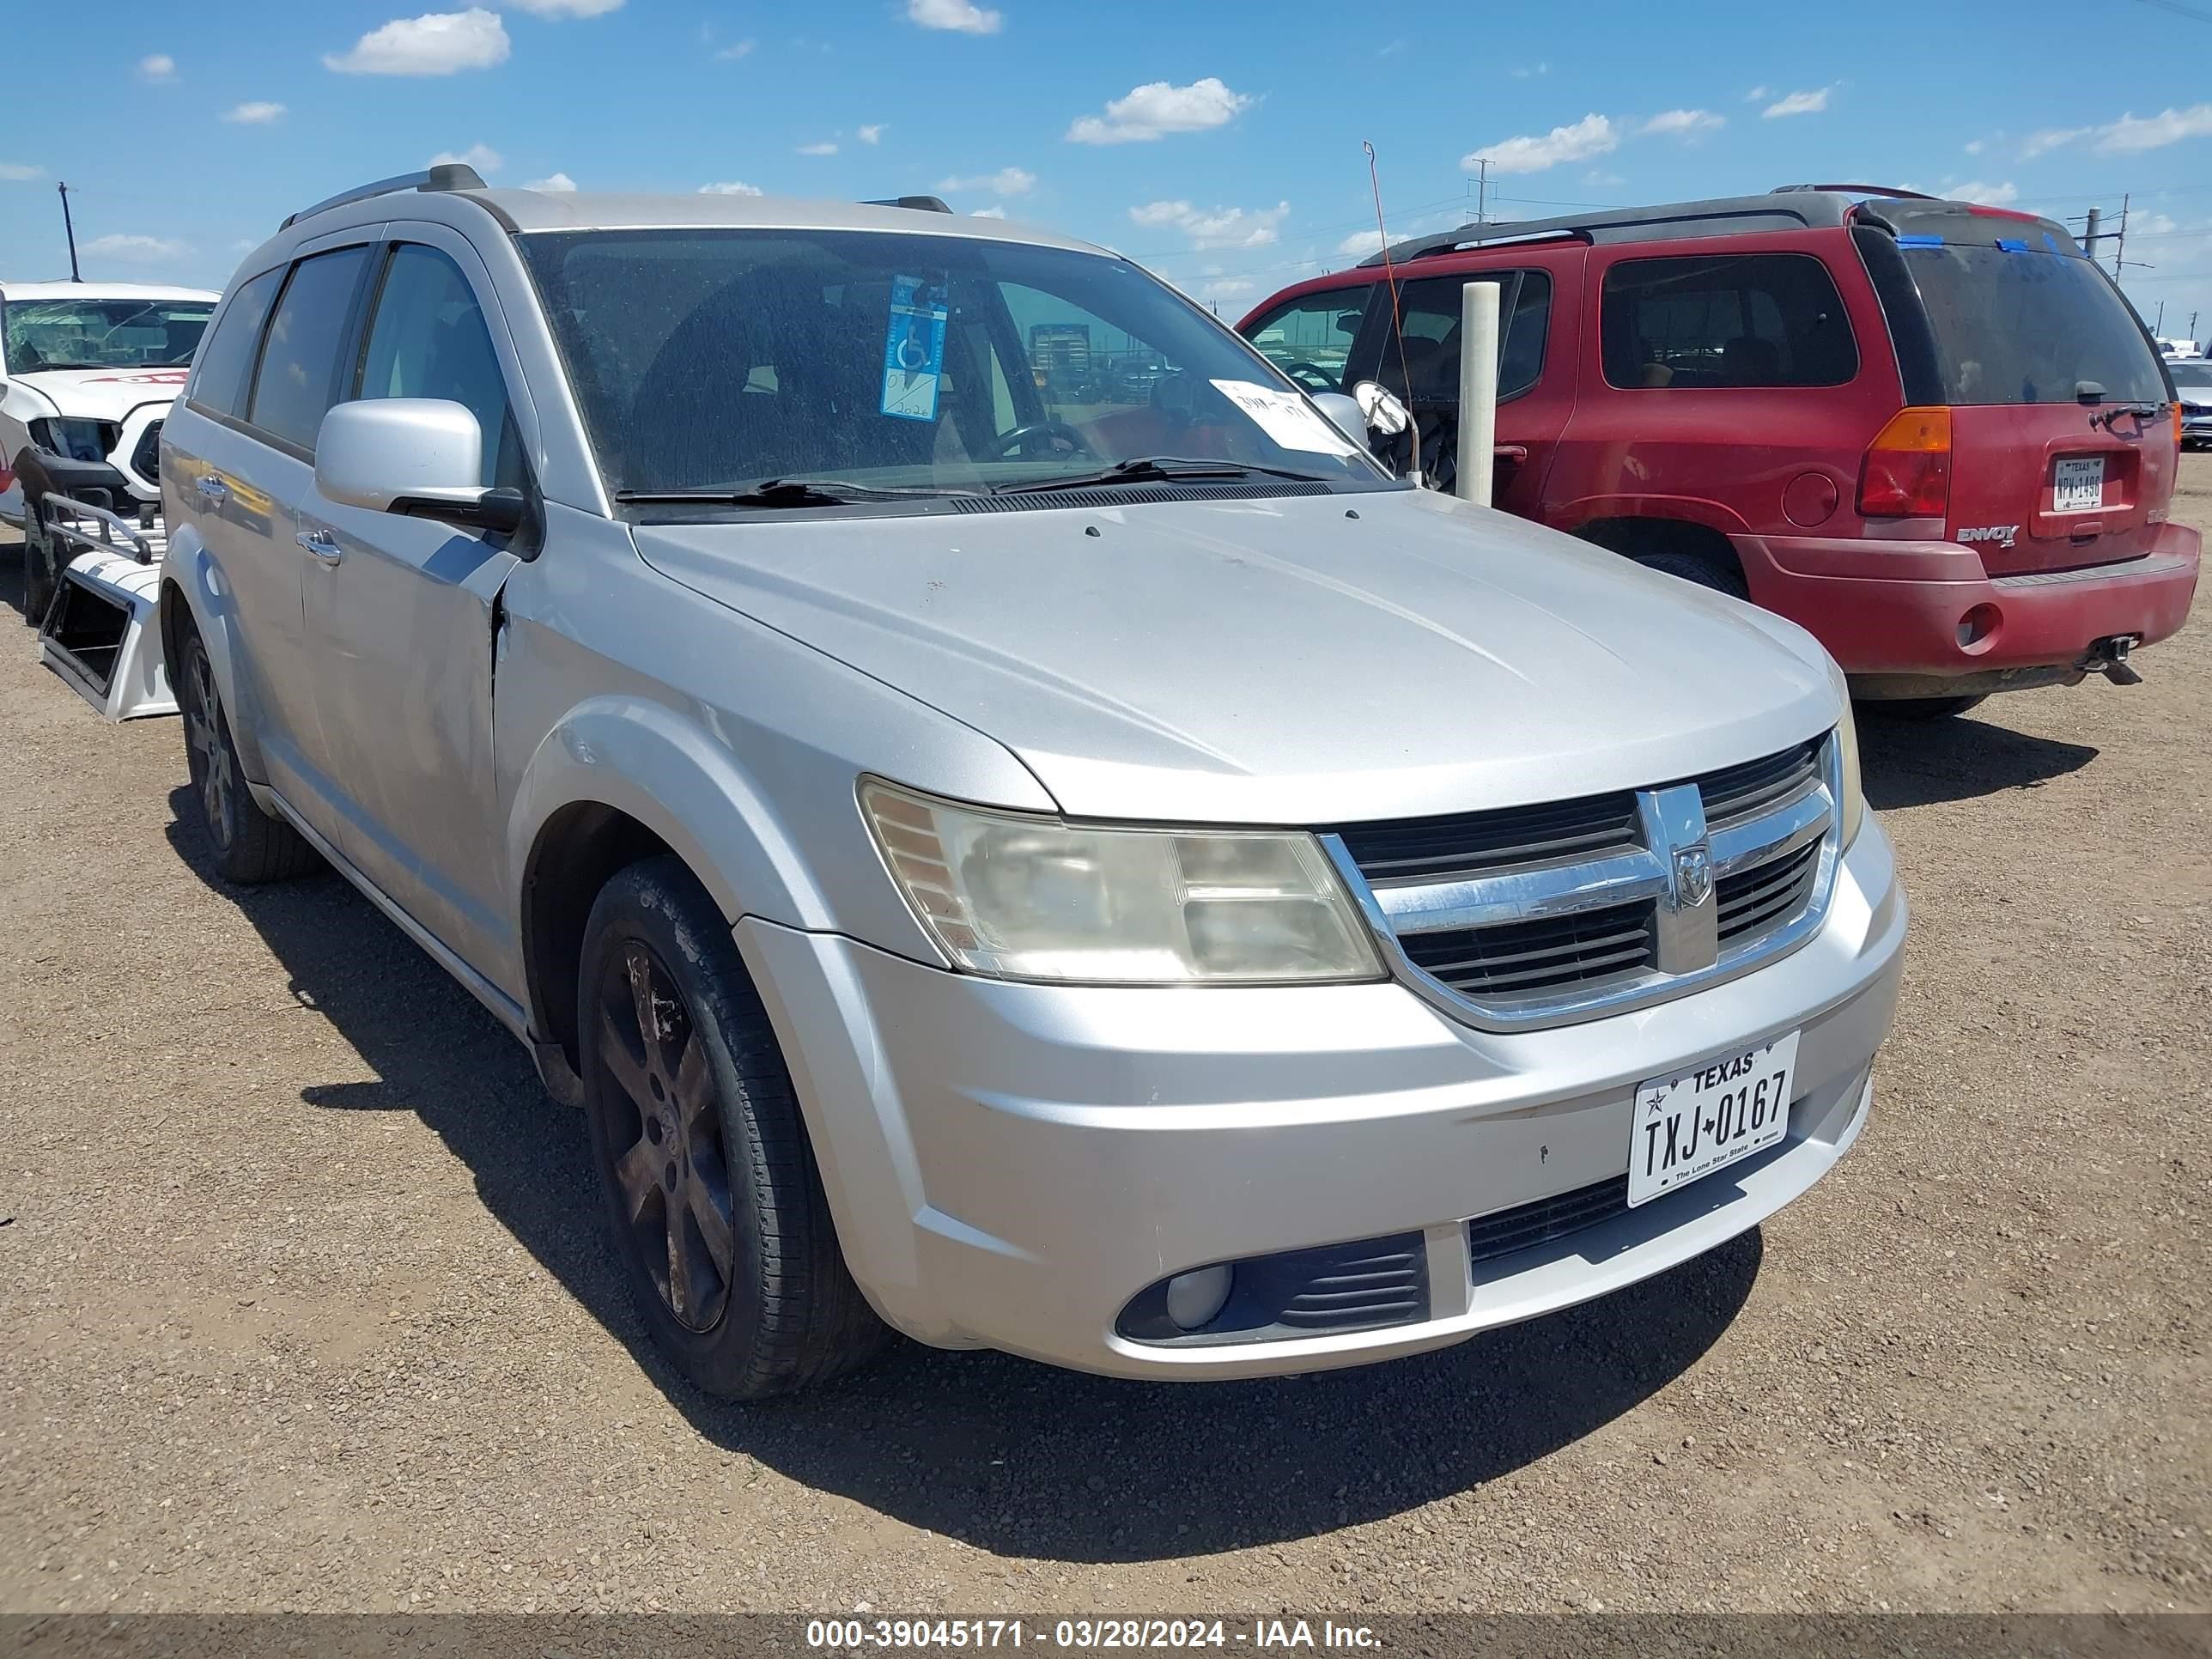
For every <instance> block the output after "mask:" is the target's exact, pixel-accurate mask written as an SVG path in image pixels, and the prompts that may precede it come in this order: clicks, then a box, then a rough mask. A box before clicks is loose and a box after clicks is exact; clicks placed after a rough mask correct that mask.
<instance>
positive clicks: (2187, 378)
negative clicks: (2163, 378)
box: [2166, 362, 2212, 386]
mask: <svg viewBox="0 0 2212 1659" xmlns="http://www.w3.org/2000/svg"><path fill="white" fill-rule="evenodd" d="M2166 373H2167V374H2169V375H2171V376H2172V379H2173V383H2174V385H2176V386H2212V363H2176V362H2169V363H2167V364H2166Z"/></svg>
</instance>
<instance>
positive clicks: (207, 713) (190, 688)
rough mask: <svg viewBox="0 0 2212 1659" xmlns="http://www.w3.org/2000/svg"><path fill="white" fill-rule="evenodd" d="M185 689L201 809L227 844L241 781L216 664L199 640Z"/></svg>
mask: <svg viewBox="0 0 2212 1659" xmlns="http://www.w3.org/2000/svg"><path fill="white" fill-rule="evenodd" d="M185 689H186V694H187V695H186V696H185V744H186V745H187V747H188V749H189V751H190V753H191V759H192V763H193V764H192V768H191V770H192V773H193V781H195V782H196V783H197V784H198V786H199V791H200V810H201V811H202V813H203V814H204V816H205V817H206V818H207V827H208V834H209V835H210V836H213V837H214V838H215V842H216V846H217V847H218V848H225V847H228V846H229V845H230V838H231V834H232V819H231V811H232V806H233V802H234V798H235V795H236V792H237V787H238V781H237V778H236V776H235V775H234V773H233V771H232V769H231V761H230V745H229V744H228V743H226V742H225V741H224V740H223V735H222V694H221V693H220V692H218V691H217V690H216V684H215V665H214V664H213V663H212V662H210V660H209V659H208V653H207V647H205V646H204V645H202V644H200V643H199V642H198V641H194V642H193V645H192V649H191V659H190V662H189V664H188V665H187V673H186V677H185Z"/></svg>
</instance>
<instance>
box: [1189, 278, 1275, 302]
mask: <svg viewBox="0 0 2212 1659" xmlns="http://www.w3.org/2000/svg"><path fill="white" fill-rule="evenodd" d="M1259 286H1260V285H1259V283H1255V282H1250V281H1248V280H1247V279H1246V278H1244V277H1242V276H1224V277H1222V278H1220V279H1219V280H1218V281H1216V282H1211V283H1207V284H1206V286H1205V287H1204V288H1202V289H1199V291H1198V296H1199V298H1200V299H1201V300H1233V299H1235V298H1236V297H1237V295H1240V294H1249V293H1251V292H1252V290H1253V289H1256V288H1258V287H1259Z"/></svg>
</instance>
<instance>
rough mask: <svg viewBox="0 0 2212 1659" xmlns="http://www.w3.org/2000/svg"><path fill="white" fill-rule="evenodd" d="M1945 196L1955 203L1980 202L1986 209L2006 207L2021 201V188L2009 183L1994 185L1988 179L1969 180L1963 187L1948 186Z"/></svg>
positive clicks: (1946, 186) (1944, 192)
mask: <svg viewBox="0 0 2212 1659" xmlns="http://www.w3.org/2000/svg"><path fill="white" fill-rule="evenodd" d="M1943 194H1944V195H1946V196H1948V197H1950V198H1951V199H1952V200H1953V201H1954V202H1979V203H1980V204H1982V205H1983V206H1984V207H2005V206H2008V205H2009V204H2012V203H2014V202H2017V201H2018V200H2020V187H2019V186H2018V185H2015V184H2013V183H2011V182H2009V181H2007V182H2005V183H2002V184H1993V183H1991V182H1990V180H1988V179H1967V180H1966V183H1965V184H1963V185H1944V186H1943Z"/></svg>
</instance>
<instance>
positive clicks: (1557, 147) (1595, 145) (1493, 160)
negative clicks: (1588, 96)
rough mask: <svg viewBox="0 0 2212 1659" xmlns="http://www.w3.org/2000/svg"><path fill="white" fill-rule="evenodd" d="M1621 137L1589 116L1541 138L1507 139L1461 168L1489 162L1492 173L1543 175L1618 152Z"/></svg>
mask: <svg viewBox="0 0 2212 1659" xmlns="http://www.w3.org/2000/svg"><path fill="white" fill-rule="evenodd" d="M1619 147H1620V134H1619V133H1618V132H1616V131H1614V130H1613V123H1612V122H1610V121H1608V120H1607V119H1606V118H1605V117H1603V116H1602V115H1595V114H1592V115H1585V116H1583V118H1582V119H1581V120H1579V121H1577V122H1576V123H1575V124H1574V125H1572V126H1570V127H1553V129H1552V130H1551V131H1550V132H1548V133H1547V134H1545V135H1544V136H1543V137H1541V138H1530V137H1522V138H1506V139H1502V140H1500V141H1499V142H1498V143H1494V144H1492V145H1491V146H1490V147H1489V148H1488V149H1478V150H1470V151H1469V152H1468V154H1467V155H1462V156H1461V157H1460V161H1459V164H1460V166H1461V167H1462V168H1463V169H1465V170H1466V171H1467V172H1468V173H1473V172H1474V171H1475V170H1476V163H1477V162H1480V161H1488V162H1489V163H1490V170H1491V171H1492V173H1541V172H1542V171H1543V170H1544V169H1545V168H1546V167H1557V166H1558V165H1559V163H1560V162H1562V161H1589V159H1590V158H1591V157H1592V156H1595V155H1607V154H1609V153H1610V152H1611V151H1613V150H1614V149H1618V148H1619Z"/></svg>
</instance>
